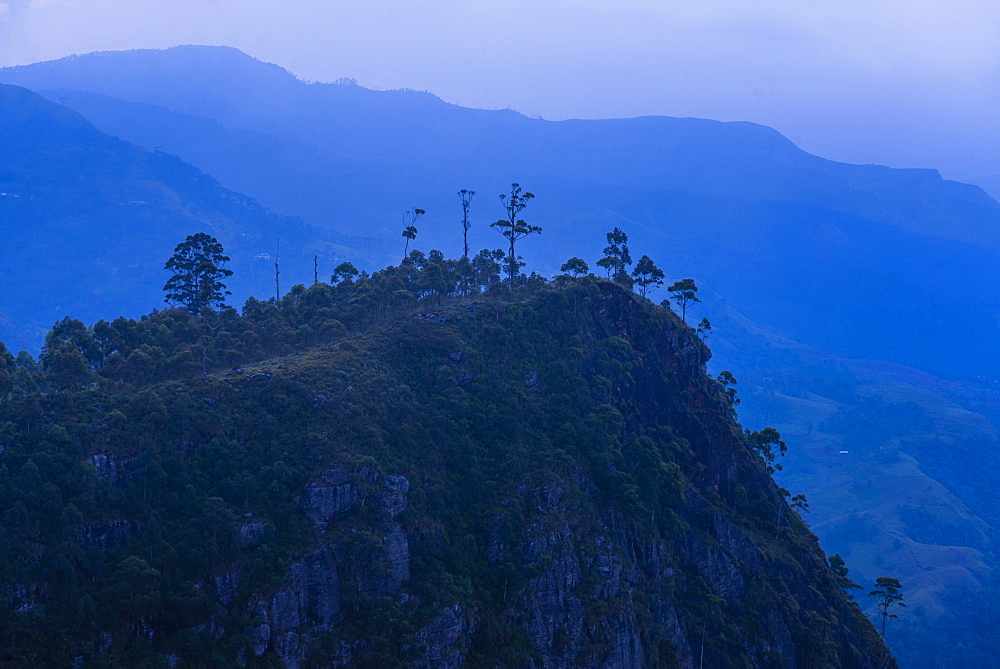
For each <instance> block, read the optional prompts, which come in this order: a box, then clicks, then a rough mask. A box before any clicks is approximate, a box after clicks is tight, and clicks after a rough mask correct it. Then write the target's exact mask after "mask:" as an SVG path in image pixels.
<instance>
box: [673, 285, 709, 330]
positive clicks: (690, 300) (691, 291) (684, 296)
mask: <svg viewBox="0 0 1000 669" xmlns="http://www.w3.org/2000/svg"><path fill="white" fill-rule="evenodd" d="M667 290H669V291H670V297H672V298H674V300H675V301H676V302H677V305H678V306H679V307H680V308H681V320H682V321H684V322H685V323H687V310H688V307H689V306H692V305H694V303H695V302H701V300H699V299H698V296H697V294H696V293H697V292H698V286H696V285H695V283H694V279H681V280H680V281H678V282H676V283H674V284H672V285H670V286H668V287H667Z"/></svg>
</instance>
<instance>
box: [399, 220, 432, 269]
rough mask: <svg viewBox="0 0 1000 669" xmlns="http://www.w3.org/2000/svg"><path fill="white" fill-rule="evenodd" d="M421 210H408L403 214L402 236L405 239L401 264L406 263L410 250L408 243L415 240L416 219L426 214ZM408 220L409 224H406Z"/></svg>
mask: <svg viewBox="0 0 1000 669" xmlns="http://www.w3.org/2000/svg"><path fill="white" fill-rule="evenodd" d="M426 213H427V212H426V211H424V210H423V209H417V208H416V207H414V208H413V209H409V210H407V211H406V213H404V214H403V226H404V227H403V236H404V237H406V245H405V246H404V247H403V262H406V254H407V252H408V251H409V249H410V242H411V241H413V240H414V239H416V238H417V226H416V223H417V219H418V218H420V217H421V216H423V215H424V214H426ZM407 219H409V222H407Z"/></svg>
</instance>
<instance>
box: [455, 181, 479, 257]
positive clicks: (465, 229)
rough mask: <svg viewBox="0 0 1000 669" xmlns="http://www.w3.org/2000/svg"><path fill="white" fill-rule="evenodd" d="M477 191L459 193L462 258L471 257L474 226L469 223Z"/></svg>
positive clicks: (461, 191) (464, 190)
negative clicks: (470, 241)
mask: <svg viewBox="0 0 1000 669" xmlns="http://www.w3.org/2000/svg"><path fill="white" fill-rule="evenodd" d="M475 194H476V191H474V190H468V189H465V188H463V189H462V190H460V191H458V197H459V198H461V200H462V257H463V258H468V257H469V228H470V227H472V224H471V223H469V206H470V205H471V204H472V198H473V196H475Z"/></svg>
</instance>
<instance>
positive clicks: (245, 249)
mask: <svg viewBox="0 0 1000 669" xmlns="http://www.w3.org/2000/svg"><path fill="white" fill-rule="evenodd" d="M0 220H2V221H3V228H4V236H5V238H4V244H3V246H2V247H0V281H3V283H4V285H6V286H8V287H14V286H16V289H14V288H10V289H9V290H6V291H5V292H4V297H3V298H2V301H0V340H3V341H5V342H6V343H7V345H8V346H9V347H11V348H13V349H14V350H17V349H18V348H27V349H29V350H37V349H38V346H39V345H40V343H41V338H42V335H43V334H44V333H45V331H46V330H48V328H49V327H50V326H51V325H52V323H53V322H55V321H56V320H58V319H60V318H62V317H64V316H66V315H67V314H71V313H72V314H74V315H76V316H78V317H80V318H82V319H84V320H87V321H94V320H97V319H98V318H114V317H116V316H119V315H125V316H135V315H138V314H140V313H143V312H144V311H146V310H148V309H149V307H150V305H153V304H156V303H158V302H162V299H163V297H162V287H163V284H164V283H165V281H166V279H167V277H168V275H167V273H166V272H165V271H164V270H163V263H164V262H165V261H166V260H167V258H169V257H170V254H171V252H172V250H173V248H174V246H175V245H176V244H178V243H179V242H181V241H183V240H184V238H185V237H186V236H187V235H190V234H194V233H195V232H201V231H204V232H208V233H210V234H212V235H214V236H216V237H218V238H219V239H220V241H222V242H223V244H224V246H225V248H226V250H227V252H228V254H229V256H230V257H231V258H232V263H231V264H230V267H231V269H233V270H234V272H235V275H234V277H233V279H232V281H231V282H230V288H231V290H232V292H233V300H234V301H236V302H237V304H241V303H242V301H243V300H244V299H245V298H246V297H247V296H248V295H250V294H256V295H261V296H264V295H268V294H273V292H274V268H273V260H272V254H274V253H275V252H276V251H277V248H276V246H277V244H278V241H277V240H278V239H280V240H281V242H280V243H281V258H280V260H281V263H282V264H283V267H284V269H283V270H282V271H284V272H287V273H288V274H294V275H297V276H298V277H299V280H300V281H301V280H304V279H305V276H306V273H307V272H310V273H311V271H312V264H313V263H312V256H313V255H314V253H316V252H320V253H324V254H326V255H333V254H334V253H335V252H336V250H337V249H341V250H343V249H345V247H344V245H343V242H344V237H342V236H340V237H339V238H338V237H336V236H333V235H329V234H321V233H320V232H319V231H316V230H313V229H310V228H309V227H308V226H306V225H304V224H303V223H302V222H301V221H298V220H295V219H290V218H287V217H282V216H278V215H275V214H273V213H270V212H268V211H267V210H265V209H264V208H263V207H261V206H260V205H259V204H257V203H256V202H255V201H254V200H253V199H251V198H248V197H246V196H244V195H240V194H238V193H235V192H233V191H230V190H227V189H225V188H223V187H221V186H220V185H219V184H218V182H216V181H215V180H214V179H213V178H211V177H210V176H208V175H206V174H204V173H203V172H200V171H199V170H198V169H196V168H194V167H192V166H191V165H189V164H187V163H184V162H183V161H181V160H179V159H178V158H176V157H175V156H172V155H170V154H166V153H163V152H162V151H151V150H148V149H145V148H142V147H139V146H135V145H133V144H129V143H128V142H125V141H123V140H120V139H116V138H113V137H110V136H108V135H106V134H104V133H102V132H100V131H99V130H97V129H96V128H95V127H94V126H93V125H91V124H90V123H89V122H88V121H86V120H85V119H84V118H83V117H81V116H80V115H79V114H77V113H75V112H72V111H70V110H69V109H67V108H66V107H64V106H62V105H58V104H54V103H52V102H49V101H48V100H45V99H44V98H42V97H41V96H39V95H37V94H35V93H32V92H30V91H28V90H26V89H24V88H19V87H15V86H8V85H0ZM286 276H287V275H286ZM286 287H289V286H286Z"/></svg>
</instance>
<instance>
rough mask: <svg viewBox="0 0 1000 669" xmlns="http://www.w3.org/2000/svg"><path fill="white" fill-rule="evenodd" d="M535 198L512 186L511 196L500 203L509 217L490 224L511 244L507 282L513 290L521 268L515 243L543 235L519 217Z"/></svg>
mask: <svg viewBox="0 0 1000 669" xmlns="http://www.w3.org/2000/svg"><path fill="white" fill-rule="evenodd" d="M534 197H535V196H534V194H532V193H528V192H526V191H524V190H523V189H522V188H521V185H520V184H516V183H515V184H511V185H510V195H509V196H508V195H503V194H501V195H500V201H501V202H503V206H504V209H505V210H506V211H507V217H506V218H501V219H500V220H499V221H496V222H495V223H490V227H491V228H494V229H495V230H497V231H498V232H499V233H500V234H501V235H503V236H504V237H505V238H506V239H507V241H508V242H510V251H509V252H508V254H507V282H508V286H509V287H511V288H513V287H514V276H515V275H516V274H517V270H518V268H519V267H520V263H519V261H518V259H517V256H516V255H514V243H515V242H517V241H518V240H520V239H523V238H524V237H527V236H528V235H534V234H541V232H542V228H541V227H540V226H537V225H528V223H527V222H526V221H524V220H522V219H520V218H518V217H517V216H518V214H520V213H521V212H522V211H523V210H524V208H525V207H527V206H528V202H529V201H531V200H533V199H534Z"/></svg>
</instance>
